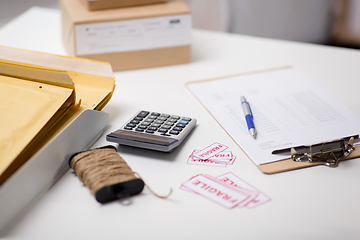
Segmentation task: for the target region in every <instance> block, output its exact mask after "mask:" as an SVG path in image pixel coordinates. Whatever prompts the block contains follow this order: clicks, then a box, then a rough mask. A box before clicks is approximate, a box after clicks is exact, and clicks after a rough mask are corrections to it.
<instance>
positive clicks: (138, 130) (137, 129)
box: [135, 128, 144, 132]
mask: <svg viewBox="0 0 360 240" xmlns="http://www.w3.org/2000/svg"><path fill="white" fill-rule="evenodd" d="M135 131H137V132H143V131H144V129H141V128H135Z"/></svg>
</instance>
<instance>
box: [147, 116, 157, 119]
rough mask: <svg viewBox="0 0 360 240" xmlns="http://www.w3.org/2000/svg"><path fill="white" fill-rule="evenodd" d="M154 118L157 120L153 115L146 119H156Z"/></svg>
mask: <svg viewBox="0 0 360 240" xmlns="http://www.w3.org/2000/svg"><path fill="white" fill-rule="evenodd" d="M156 118H157V116H154V115H150V116H148V117H147V119H156Z"/></svg>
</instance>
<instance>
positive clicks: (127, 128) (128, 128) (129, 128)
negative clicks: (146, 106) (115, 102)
mask: <svg viewBox="0 0 360 240" xmlns="http://www.w3.org/2000/svg"><path fill="white" fill-rule="evenodd" d="M124 129H126V130H132V129H133V128H132V127H128V126H125V127H124Z"/></svg>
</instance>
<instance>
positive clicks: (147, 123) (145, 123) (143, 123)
mask: <svg viewBox="0 0 360 240" xmlns="http://www.w3.org/2000/svg"><path fill="white" fill-rule="evenodd" d="M150 124H151V123H150V122H142V123H141V125H145V126H149V125H150Z"/></svg>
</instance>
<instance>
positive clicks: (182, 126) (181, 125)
mask: <svg viewBox="0 0 360 240" xmlns="http://www.w3.org/2000/svg"><path fill="white" fill-rule="evenodd" d="M175 126H176V127H181V128H184V127H185V125H184V124H181V123H178V124H176V125H175Z"/></svg>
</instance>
